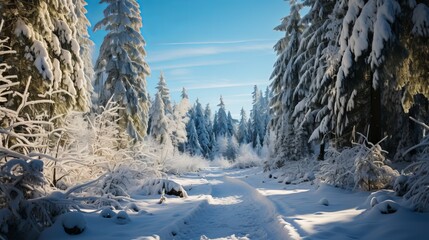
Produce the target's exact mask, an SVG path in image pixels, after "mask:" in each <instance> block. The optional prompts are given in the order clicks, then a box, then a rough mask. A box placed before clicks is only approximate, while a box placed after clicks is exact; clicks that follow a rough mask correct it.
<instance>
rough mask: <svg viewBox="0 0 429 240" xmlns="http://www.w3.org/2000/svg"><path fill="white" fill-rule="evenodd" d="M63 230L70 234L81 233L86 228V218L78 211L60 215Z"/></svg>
mask: <svg viewBox="0 0 429 240" xmlns="http://www.w3.org/2000/svg"><path fill="white" fill-rule="evenodd" d="M61 220H62V226H63V228H64V231H65V232H66V233H67V234H70V235H78V234H81V233H82V232H83V231H84V230H85V228H86V220H85V217H84V216H83V214H82V213H80V212H68V213H65V214H63V215H62V216H61Z"/></svg>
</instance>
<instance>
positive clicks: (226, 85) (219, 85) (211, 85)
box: [172, 80, 268, 92]
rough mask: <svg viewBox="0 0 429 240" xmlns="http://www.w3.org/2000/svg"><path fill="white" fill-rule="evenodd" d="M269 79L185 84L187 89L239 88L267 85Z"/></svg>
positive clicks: (177, 90)
mask: <svg viewBox="0 0 429 240" xmlns="http://www.w3.org/2000/svg"><path fill="white" fill-rule="evenodd" d="M267 84H268V81H267V80H261V81H253V82H246V83H232V81H231V82H220V83H213V82H211V83H206V84H199V85H192V86H187V87H186V86H185V88H186V90H203V89H219V88H237V87H247V86H253V85H267ZM181 90H182V89H181V88H180V89H173V90H172V92H179V91H181Z"/></svg>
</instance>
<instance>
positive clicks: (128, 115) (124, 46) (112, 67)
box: [94, 0, 150, 140]
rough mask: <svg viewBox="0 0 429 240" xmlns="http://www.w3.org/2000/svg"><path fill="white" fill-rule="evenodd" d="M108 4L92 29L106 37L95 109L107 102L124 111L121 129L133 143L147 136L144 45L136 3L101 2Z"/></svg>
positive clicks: (99, 61) (126, 0)
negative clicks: (105, 32)
mask: <svg viewBox="0 0 429 240" xmlns="http://www.w3.org/2000/svg"><path fill="white" fill-rule="evenodd" d="M100 3H107V7H106V9H105V10H104V18H103V19H102V20H101V21H100V22H98V23H97V24H96V25H95V27H94V29H95V30H99V29H101V28H105V29H106V30H107V31H108V33H107V35H106V36H105V38H104V41H103V44H102V45H101V48H100V55H99V57H98V59H97V63H96V66H95V72H96V78H95V86H94V88H95V90H96V91H97V92H98V102H97V103H98V105H101V106H102V105H105V104H106V103H107V102H108V101H109V99H111V98H112V97H113V100H114V101H115V102H117V103H118V104H120V106H121V107H123V109H122V110H120V117H121V119H120V126H122V128H123V129H124V131H125V130H126V131H127V132H128V133H129V135H130V137H131V138H132V139H134V140H141V139H143V137H144V136H145V135H146V130H147V122H148V111H149V109H148V108H149V103H148V97H147V92H146V79H145V78H146V76H147V75H148V74H149V73H150V70H149V66H148V65H147V64H146V62H145V60H144V58H145V56H146V52H145V50H144V45H145V41H144V39H143V37H142V35H141V33H140V28H141V27H142V19H141V16H140V7H139V5H138V3H137V2H136V1H135V0H101V1H100Z"/></svg>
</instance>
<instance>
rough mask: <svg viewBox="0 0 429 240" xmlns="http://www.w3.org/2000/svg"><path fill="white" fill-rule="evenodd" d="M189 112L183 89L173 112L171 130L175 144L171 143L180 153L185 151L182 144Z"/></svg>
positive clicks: (185, 134)
mask: <svg viewBox="0 0 429 240" xmlns="http://www.w3.org/2000/svg"><path fill="white" fill-rule="evenodd" d="M189 110H190V104H189V99H188V94H187V93H186V90H185V88H183V90H182V99H181V100H180V102H179V104H177V105H176V106H175V107H174V110H173V116H174V120H175V126H174V128H173V134H174V139H175V140H174V141H175V142H173V145H174V146H176V147H177V148H178V149H179V151H181V152H183V151H184V150H185V148H184V144H185V143H186V141H187V132H186V124H187V123H188V122H189V116H188V112H189Z"/></svg>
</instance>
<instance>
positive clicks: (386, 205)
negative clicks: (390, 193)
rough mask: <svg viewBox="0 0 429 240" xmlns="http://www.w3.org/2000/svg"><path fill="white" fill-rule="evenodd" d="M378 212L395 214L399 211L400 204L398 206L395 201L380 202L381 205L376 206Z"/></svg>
mask: <svg viewBox="0 0 429 240" xmlns="http://www.w3.org/2000/svg"><path fill="white" fill-rule="evenodd" d="M375 206H376V208H377V210H378V211H380V213H382V214H391V213H395V212H396V211H398V209H399V204H397V203H396V202H395V201H393V200H385V201H383V202H380V203H379V204H377V205H375Z"/></svg>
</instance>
